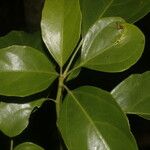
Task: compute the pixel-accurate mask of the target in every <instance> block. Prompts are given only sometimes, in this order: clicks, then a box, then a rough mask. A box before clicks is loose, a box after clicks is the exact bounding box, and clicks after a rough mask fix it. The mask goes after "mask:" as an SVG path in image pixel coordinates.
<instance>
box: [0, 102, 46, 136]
mask: <svg viewBox="0 0 150 150" xmlns="http://www.w3.org/2000/svg"><path fill="white" fill-rule="evenodd" d="M45 100H46V99H40V100H36V101H33V102H29V103H24V104H17V103H4V102H0V130H1V131H2V132H3V133H4V134H5V135H7V136H9V137H14V136H17V135H19V134H20V133H21V132H22V131H23V130H24V129H25V128H26V127H27V126H28V123H29V117H30V114H31V113H32V111H33V109H34V108H35V107H40V106H41V105H42V103H43V102H44V101H45Z"/></svg>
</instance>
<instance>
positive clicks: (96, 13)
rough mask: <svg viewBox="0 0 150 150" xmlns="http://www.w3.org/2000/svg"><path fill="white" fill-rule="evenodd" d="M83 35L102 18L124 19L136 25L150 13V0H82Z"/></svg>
mask: <svg viewBox="0 0 150 150" xmlns="http://www.w3.org/2000/svg"><path fill="white" fill-rule="evenodd" d="M80 3H81V10H82V16H83V24H82V29H83V35H85V33H86V32H87V31H88V29H89V28H90V27H91V26H92V25H93V24H94V22H95V21H96V20H98V19H100V18H102V17H114V16H118V17H122V18H124V19H125V20H126V21H127V22H129V23H134V22H136V21H138V20H139V19H141V18H142V17H144V16H145V15H146V14H148V13H149V12H150V0H147V1H144V0H126V1H123V0H122V1H120V0H101V1H98V0H80Z"/></svg>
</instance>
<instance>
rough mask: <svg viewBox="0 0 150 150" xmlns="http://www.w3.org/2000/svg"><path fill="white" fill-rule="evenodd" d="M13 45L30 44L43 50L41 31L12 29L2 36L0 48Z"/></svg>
mask: <svg viewBox="0 0 150 150" xmlns="http://www.w3.org/2000/svg"><path fill="white" fill-rule="evenodd" d="M12 45H22V46H30V47H33V48H35V49H38V50H41V51H43V46H42V45H43V42H42V38H41V35H40V33H39V32H35V33H26V32H23V31H12V32H10V33H8V34H7V35H5V36H3V37H0V48H5V47H8V46H12Z"/></svg>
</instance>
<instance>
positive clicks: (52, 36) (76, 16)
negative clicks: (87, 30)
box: [41, 0, 81, 66]
mask: <svg viewBox="0 0 150 150" xmlns="http://www.w3.org/2000/svg"><path fill="white" fill-rule="evenodd" d="M80 26H81V12H80V5H79V0H46V1H45V5H44V9H43V13H42V22H41V29H42V37H43V40H44V42H45V44H46V46H47V48H48V50H49V52H50V53H51V55H52V56H53V57H54V59H55V60H56V61H57V63H58V64H59V65H60V66H63V65H64V63H65V62H66V61H67V59H68V58H69V56H70V55H71V53H72V52H73V50H74V48H75V47H76V45H77V42H78V40H79V37H80V28H81V27H80Z"/></svg>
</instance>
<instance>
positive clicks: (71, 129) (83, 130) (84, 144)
mask: <svg viewBox="0 0 150 150" xmlns="http://www.w3.org/2000/svg"><path fill="white" fill-rule="evenodd" d="M68 92H69V94H68V95H67V96H66V98H65V99H64V103H63V106H62V109H61V113H60V117H59V121H58V127H59V130H60V132H61V134H62V137H63V139H64V141H65V143H66V145H67V148H68V149H69V150H87V149H88V150H94V149H102V150H110V149H111V150H127V149H128V150H137V146H136V143H135V140H134V138H133V136H132V134H131V133H130V131H129V125H128V121H127V118H126V116H125V114H124V113H123V112H122V110H121V108H120V107H119V105H117V103H116V102H115V100H114V99H113V98H112V96H111V94H110V93H108V92H106V91H103V90H101V89H98V88H96V87H90V86H84V87H80V88H78V89H75V90H73V91H69V90H68Z"/></svg>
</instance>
